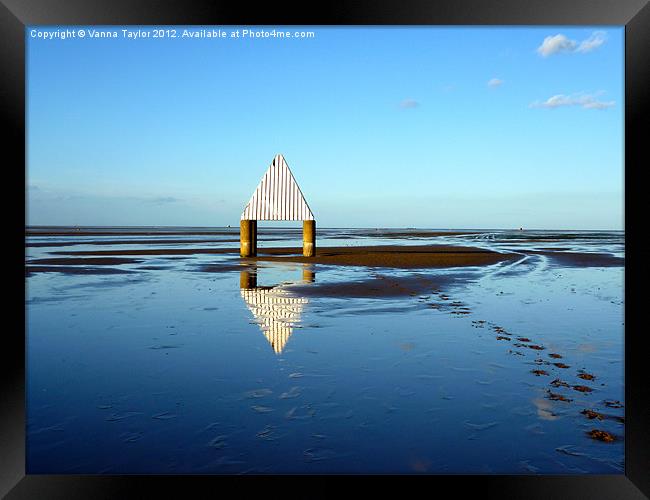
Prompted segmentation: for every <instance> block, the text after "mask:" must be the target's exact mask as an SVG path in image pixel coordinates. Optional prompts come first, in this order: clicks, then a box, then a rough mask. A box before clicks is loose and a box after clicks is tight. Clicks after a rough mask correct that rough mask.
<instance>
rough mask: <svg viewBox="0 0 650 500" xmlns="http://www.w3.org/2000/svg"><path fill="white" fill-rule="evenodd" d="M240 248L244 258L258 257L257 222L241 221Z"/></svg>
mask: <svg viewBox="0 0 650 500" xmlns="http://www.w3.org/2000/svg"><path fill="white" fill-rule="evenodd" d="M239 246H240V252H239V253H240V255H241V256H242V257H255V256H256V255H257V221H256V220H241V221H239Z"/></svg>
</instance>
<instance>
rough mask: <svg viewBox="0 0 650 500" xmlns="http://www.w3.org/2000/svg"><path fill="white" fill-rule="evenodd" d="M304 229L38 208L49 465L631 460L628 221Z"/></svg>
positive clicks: (275, 467)
mask: <svg viewBox="0 0 650 500" xmlns="http://www.w3.org/2000/svg"><path fill="white" fill-rule="evenodd" d="M300 238H301V231H300V229H292V228H281V229H276V228H261V229H260V233H259V243H258V245H259V246H258V254H257V256H256V257H252V258H241V257H240V256H239V247H238V244H237V242H238V241H239V240H238V228H62V227H29V228H27V234H26V269H25V270H26V279H27V290H28V297H27V315H28V323H27V324H28V328H27V352H28V366H29V367H30V368H29V370H28V377H29V383H28V432H27V434H28V454H29V462H28V463H29V467H30V472H32V473H38V472H39V471H40V472H44V471H49V472H76V473H98V472H114V473H120V472H123V471H129V472H136V473H157V472H163V473H199V474H200V473H246V472H252V473H295V472H298V473H305V472H307V473H311V472H346V473H347V472H353V473H364V472H367V473H387V472H409V473H456V472H458V473H482V472H493V473H522V474H527V473H561V474H567V473H568V474H573V473H576V474H578V473H620V472H621V471H622V470H623V443H624V406H625V402H624V398H623V369H622V362H623V335H624V324H623V282H622V279H623V270H624V263H625V258H624V234H623V233H622V232H615V231H612V232H594V231H591V232H589V231H582V232H580V231H516V230H512V231H510V230H436V229H431V230H428V229H374V228H373V229H328V228H322V229H321V228H319V229H318V231H317V243H316V255H315V256H314V257H304V256H303V255H302V248H301V247H300ZM116 457H117V458H116Z"/></svg>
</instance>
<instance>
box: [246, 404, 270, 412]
mask: <svg viewBox="0 0 650 500" xmlns="http://www.w3.org/2000/svg"><path fill="white" fill-rule="evenodd" d="M251 409H252V410H253V411H255V412H256V413H270V412H272V411H273V408H269V407H268V406H259V405H254V406H251Z"/></svg>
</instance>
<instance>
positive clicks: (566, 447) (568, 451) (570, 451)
mask: <svg viewBox="0 0 650 500" xmlns="http://www.w3.org/2000/svg"><path fill="white" fill-rule="evenodd" d="M573 448H574V446H573V445H570V444H567V445H564V446H559V447H558V448H555V451H558V452H560V453H564V454H565V455H570V456H572V457H584V456H586V455H585V454H584V453H581V452H578V451H575V450H574V449H573Z"/></svg>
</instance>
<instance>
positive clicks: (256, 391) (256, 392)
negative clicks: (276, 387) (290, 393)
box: [244, 388, 273, 399]
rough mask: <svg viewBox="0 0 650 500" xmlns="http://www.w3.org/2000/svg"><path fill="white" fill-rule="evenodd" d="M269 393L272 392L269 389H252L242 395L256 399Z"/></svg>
mask: <svg viewBox="0 0 650 500" xmlns="http://www.w3.org/2000/svg"><path fill="white" fill-rule="evenodd" d="M269 394H273V391H272V390H271V389H267V388H264V389H254V390H252V391H247V392H245V393H244V397H245V398H247V399H257V398H263V397H265V396H268V395H269Z"/></svg>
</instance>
